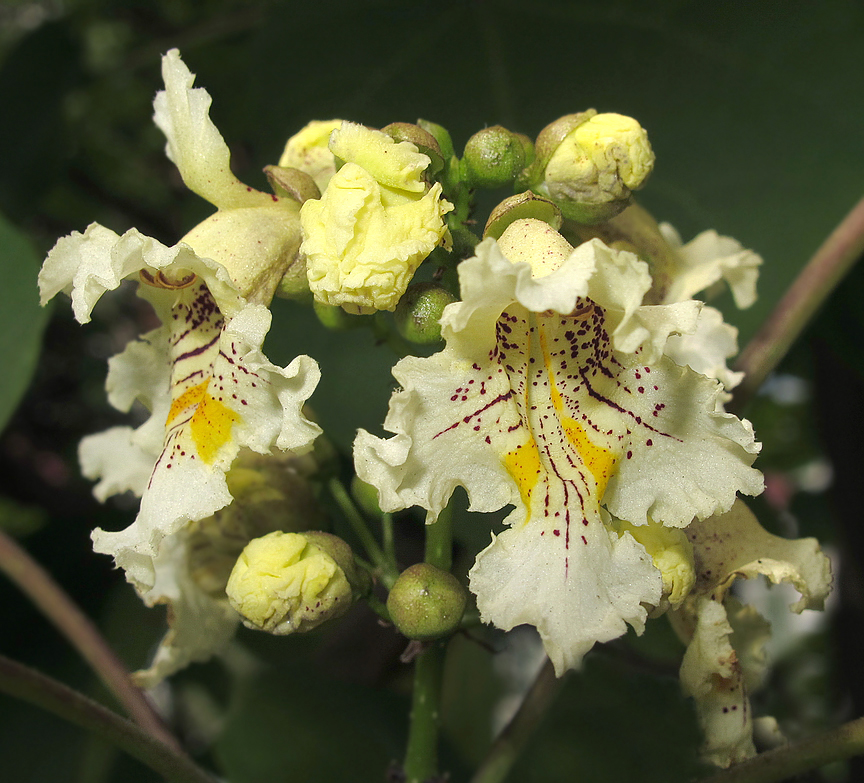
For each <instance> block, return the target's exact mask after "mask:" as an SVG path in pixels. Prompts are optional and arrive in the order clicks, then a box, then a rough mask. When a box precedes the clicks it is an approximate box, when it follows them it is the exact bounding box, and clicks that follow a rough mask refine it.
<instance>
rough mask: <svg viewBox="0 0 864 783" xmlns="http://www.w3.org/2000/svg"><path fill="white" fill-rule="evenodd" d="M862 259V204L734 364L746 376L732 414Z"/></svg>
mask: <svg viewBox="0 0 864 783" xmlns="http://www.w3.org/2000/svg"><path fill="white" fill-rule="evenodd" d="M862 253H864V199H861V201H859V202H858V204H857V205H856V206H855V208H854V209H853V210H852V211H851V212H850V213H849V214H848V215H847V216H846V217H845V218H844V219H843V221H842V222H841V223H840V225H839V226H837V228H836V229H834V231H833V232H832V233H831V235H830V236H829V237H828V238H827V239H826V240H825V242H824V243H823V244H822V246H821V247H820V248H819V249H818V250H817V251H816V254H815V255H814V256H813V258H812V259H810V262H809V263H808V264H807V266H806V267H804V269H803V270H802V271H801V274H799V275H798V278H797V279H796V280H795V282H794V283H793V284H792V286H791V287H790V288H789V290H788V291H787V292H786V295H785V296H784V297H783V298H782V299H781V300H780V302H779V303H778V304H777V306H776V307H775V308H774V312H772V313H771V315H770V316H769V317H768V320H767V321H766V322H765V323H764V324H763V325H762V328H761V329H760V330H759V331H758V332H757V334H756V336H755V337H754V338H753V339H752V340H751V341H750V342H749V343H748V345H747V347H746V348H745V349H744V351H743V352H742V353H741V356H740V357H739V358H738V361H737V362H736V364H735V369H736V370H739V371H743V372H744V373H746V374H745V376H744V380H743V381H742V382H741V385H740V386H738V387H737V388H736V389H735V391H734V395H735V397H734V399H733V401H732V403H731V405H730V406H728V407H729V408H730V410H731V411H733V412H735V413H737V412H740V411H741V409H742V408H743V407H744V406H745V405H746V403H747V402H748V401H749V400H750V398H751V397H752V396H753V395H754V394H755V393H756V390H757V389H758V388H759V387H760V386H761V385H762V383H763V382H764V381H765V379H766V378H767V377H768V375H769V374H770V373H771V372H772V371H773V370H774V369H775V368H776V367H777V365H778V364H779V363H780V360H781V359H782V358H783V357H784V356H785V355H786V352H787V351H788V350H789V348H790V347H791V346H792V344H793V343H794V342H795V340H797V339H798V337H799V335H800V334H801V332H802V331H803V330H804V327H806V326H807V324H808V323H809V322H810V319H811V318H812V317H813V315H814V314H815V313H816V311H817V310H818V309H819V307H820V306H821V305H822V304H823V303H824V302H825V300H826V299H827V298H828V296H829V295H830V294H831V292H832V291H833V290H834V288H835V287H836V286H837V284H838V283H839V282H840V281H841V280H842V279H843V277H844V276H845V275H846V273H847V272H849V270H850V269H851V268H852V266H853V265H854V264H855V262H856V261H857V260H858V258H859V257H860V256H861V254H862Z"/></svg>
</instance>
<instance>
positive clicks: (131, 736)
mask: <svg viewBox="0 0 864 783" xmlns="http://www.w3.org/2000/svg"><path fill="white" fill-rule="evenodd" d="M0 691H3V692H5V693H7V694H9V695H10V696H14V697H15V698H18V699H21V700H23V701H27V702H29V703H30V704H35V705H36V706H37V707H41V708H42V709H44V710H47V711H48V712H51V713H54V714H55V715H57V716H58V717H60V718H63V719H64V720H67V721H69V722H70V723H74V724H75V725H76V726H80V727H81V728H84V729H87V730H88V731H92V732H94V733H95V734H97V735H98V736H99V737H101V738H103V739H106V740H108V741H110V742H112V743H114V744H115V745H116V746H117V747H119V748H121V749H122V750H125V751H126V752H127V753H128V754H129V755H130V756H134V757H135V758H137V759H138V760H139V761H141V762H142V763H144V764H146V765H147V766H148V767H150V768H151V769H152V770H154V771H155V772H157V773H158V774H159V775H161V776H162V777H164V778H165V779H166V780H168V781H171V783H215V781H214V778H213V777H211V776H210V775H209V774H208V773H207V772H205V771H204V770H203V769H201V767H199V766H198V765H197V764H195V763H194V762H192V761H191V759H189V758H188V757H187V756H186V755H184V754H183V753H182V752H179V751H177V750H175V749H174V748H171V747H169V746H168V745H166V744H165V743H164V742H162V741H161V740H159V739H155V738H154V737H153V736H151V735H150V734H147V733H145V732H144V731H143V730H142V729H140V728H138V727H137V726H136V725H135V724H134V723H132V722H130V721H128V720H126V719H125V718H121V717H120V716H119V715H117V714H116V713H114V712H112V711H111V710H109V709H107V708H105V707H103V706H102V705H101V704H97V703H96V702H95V701H92V700H91V699H88V698H87V697H86V696H84V695H83V694H81V693H78V691H74V690H72V689H71V688H68V687H66V686H65V685H63V684H62V683H59V682H57V681H56V680H53V679H51V678H50V677H46V676H45V675H44V674H40V673H39V672H36V671H33V670H32V669H29V668H27V667H26V666H22V665H21V664H19V663H16V662H15V661H10V660H9V659H8V658H4V657H2V656H0Z"/></svg>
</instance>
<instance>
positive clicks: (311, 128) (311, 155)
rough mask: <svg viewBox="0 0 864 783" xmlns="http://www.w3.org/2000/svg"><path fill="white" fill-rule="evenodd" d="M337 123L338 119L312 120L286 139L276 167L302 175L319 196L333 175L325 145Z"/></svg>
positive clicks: (331, 160)
mask: <svg viewBox="0 0 864 783" xmlns="http://www.w3.org/2000/svg"><path fill="white" fill-rule="evenodd" d="M341 124H342V120H313V121H312V122H310V123H309V124H308V125H307V126H306V127H305V128H303V129H302V130H300V131H298V132H297V133H295V134H294V135H293V136H292V137H291V138H290V139H288V142H287V143H286V144H285V150H284V152H283V153H282V157H281V158H279V165H280V166H281V167H283V168H292V169H300V171H303V172H305V173H306V174H308V175H309V176H310V177H312V179H314V180H315V184H316V185H317V186H318V189H319V190H320V191H321V192H322V193H323V192H324V188H326V187H327V183H328V182H329V181H330V177H332V176H333V175H334V174H335V173H336V161H335V159H334V158H333V153H332V152H330V148H329V147H328V146H327V145H328V144H329V142H330V134H331V133H332V132H333V131H334V130H336V128H338V127H339V126H340V125H341Z"/></svg>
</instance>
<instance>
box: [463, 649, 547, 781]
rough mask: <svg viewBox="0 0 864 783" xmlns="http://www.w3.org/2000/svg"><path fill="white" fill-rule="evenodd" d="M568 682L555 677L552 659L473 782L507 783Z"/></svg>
mask: <svg viewBox="0 0 864 783" xmlns="http://www.w3.org/2000/svg"><path fill="white" fill-rule="evenodd" d="M563 683H564V679H563V678H562V679H558V678H557V677H556V676H555V668H554V667H553V666H552V661H550V660H549V659H548V658H547V659H546V661H545V662H544V664H543V666H542V667H541V668H540V671H539V672H538V673H537V676H536V677H535V678H534V682H533V683H531V687H530V688H529V689H528V692H527V693H526V694H525V698H524V699H523V700H522V703H521V704H520V705H519V709H518V710H517V711H516V714H515V715H514V716H513V717H512V718H511V720H510V722H509V723H508V724H507V725H506V726H505V727H504V729H503V730H502V731H501V733H500V734H499V735H498V736H497V737H496V738H495V741H494V742H493V743H492V747H491V748H490V749H489V753H488V754H487V755H486V758H485V759H484V760H483V762H482V763H481V764H480V767H479V768H478V769H477V772H476V773H475V774H474V777H473V778H471V783H503V781H504V780H506V779H507V775H509V774H510V770H511V769H512V768H513V765H514V764H515V763H516V760H517V759H518V758H519V755H520V754H521V753H522V750H523V749H524V748H525V745H526V744H527V742H528V740H529V739H530V738H531V736H532V735H533V733H534V731H535V730H536V728H537V726H538V725H539V724H540V721H542V720H543V718H544V717H545V715H546V713H547V712H548V710H549V707H551V706H552V702H553V701H554V700H555V697H556V696H557V695H558V692H559V691H560V690H561V686H562V685H563Z"/></svg>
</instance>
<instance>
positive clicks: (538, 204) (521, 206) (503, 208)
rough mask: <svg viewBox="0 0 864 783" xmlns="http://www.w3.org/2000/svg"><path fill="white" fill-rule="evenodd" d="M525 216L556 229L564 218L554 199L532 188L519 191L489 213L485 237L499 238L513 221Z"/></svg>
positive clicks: (484, 231) (484, 232) (484, 230)
mask: <svg viewBox="0 0 864 783" xmlns="http://www.w3.org/2000/svg"><path fill="white" fill-rule="evenodd" d="M525 218H534V219H536V220H542V221H543V222H544V223H547V224H548V225H550V226H551V227H552V228H553V229H555V231H557V230H558V229H559V228H561V224H562V222H563V219H562V217H561V210H560V209H558V207H557V206H556V204H555V202H554V201H550V200H549V199H548V198H543V197H542V196H538V195H537V194H536V193H532V192H531V191H530V190H526V191H525V192H524V193H517V194H516V195H515V196H510V198H505V199H504V201H502V202H501V203H500V204H499V205H498V206H497V207H495V209H493V210H492V214H490V215H489V220H487V221H486V228H484V229H483V237H484V239H485V238H486V237H492V238H493V239H498V238H499V237H500V236H501V234H503V233H504V231H505V229H506V228H507V226H509V225H510V224H511V223H513V222H515V221H517V220H522V219H525Z"/></svg>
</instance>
